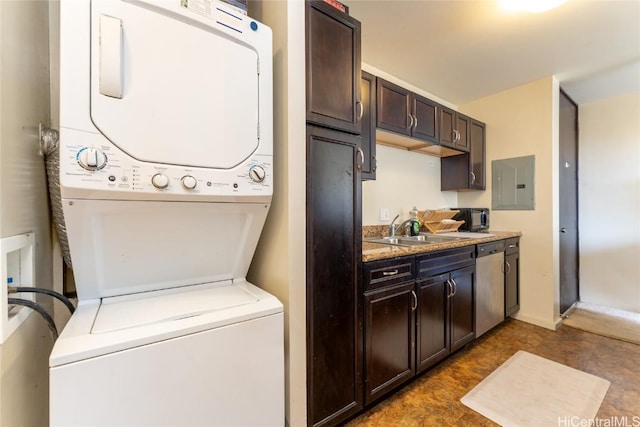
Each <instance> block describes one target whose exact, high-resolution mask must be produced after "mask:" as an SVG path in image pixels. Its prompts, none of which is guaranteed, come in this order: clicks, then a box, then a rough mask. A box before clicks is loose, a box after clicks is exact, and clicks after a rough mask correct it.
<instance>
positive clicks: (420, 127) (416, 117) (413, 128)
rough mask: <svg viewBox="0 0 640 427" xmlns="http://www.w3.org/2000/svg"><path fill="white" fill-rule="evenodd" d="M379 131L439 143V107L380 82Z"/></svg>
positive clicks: (378, 87) (391, 84) (398, 87)
mask: <svg viewBox="0 0 640 427" xmlns="http://www.w3.org/2000/svg"><path fill="white" fill-rule="evenodd" d="M377 97H378V99H377V127H378V128H379V129H386V130H389V131H392V132H396V133H399V134H402V135H407V136H411V137H413V138H416V139H419V140H422V141H428V142H433V143H437V142H438V126H437V125H438V121H437V114H436V113H437V104H436V103H435V102H433V101H431V100H429V99H427V98H425V97H423V96H420V95H417V94H415V93H413V92H410V91H408V90H407V89H405V88H403V87H400V86H398V85H396V84H393V83H391V82H388V81H386V80H383V79H381V78H378V83H377Z"/></svg>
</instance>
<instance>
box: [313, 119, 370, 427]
mask: <svg viewBox="0 0 640 427" xmlns="http://www.w3.org/2000/svg"><path fill="white" fill-rule="evenodd" d="M359 145H360V137H358V136H355V135H349V134H346V133H344V132H337V131H334V130H330V129H324V128H319V127H314V126H307V223H306V224H307V228H306V229H307V256H306V258H307V259H306V261H307V370H308V371H307V381H308V386H307V393H308V396H307V398H308V405H307V406H308V420H309V424H310V425H335V424H338V423H340V422H341V421H343V420H345V419H346V418H348V417H349V416H350V415H352V414H355V413H356V412H358V411H359V410H360V409H362V407H363V393H362V390H363V388H362V387H363V385H362V373H361V370H362V345H363V340H362V309H361V295H362V288H361V287H360V283H361V281H360V277H359V275H360V262H361V261H360V260H361V256H362V230H361V223H360V221H361V219H360V218H361V212H360V211H361V185H362V184H361V178H360V171H359V170H358V167H357V164H358V160H357V157H358V155H359V154H358V150H359Z"/></svg>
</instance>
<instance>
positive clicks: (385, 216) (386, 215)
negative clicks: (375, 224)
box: [380, 208, 389, 221]
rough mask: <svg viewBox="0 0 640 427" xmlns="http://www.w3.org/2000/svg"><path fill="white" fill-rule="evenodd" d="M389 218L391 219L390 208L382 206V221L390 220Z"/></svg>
mask: <svg viewBox="0 0 640 427" xmlns="http://www.w3.org/2000/svg"><path fill="white" fill-rule="evenodd" d="M388 220H389V209H388V208H380V221H388Z"/></svg>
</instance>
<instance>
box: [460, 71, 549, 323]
mask: <svg viewBox="0 0 640 427" xmlns="http://www.w3.org/2000/svg"><path fill="white" fill-rule="evenodd" d="M460 111H461V112H463V113H466V114H469V115H471V116H472V117H475V118H477V119H479V120H481V121H483V122H485V123H486V124H487V184H488V185H487V190H486V191H480V192H466V193H460V194H459V196H458V204H459V205H460V206H462V205H465V206H467V205H468V206H476V207H479V206H483V207H489V208H491V178H492V176H491V161H493V160H496V159H506V158H511V157H521V156H529V155H534V156H535V163H536V165H535V202H536V206H535V210H532V211H498V210H492V211H491V228H492V229H494V230H509V231H521V232H522V233H523V236H522V239H521V247H520V254H521V258H520V259H521V261H520V262H521V274H520V311H519V313H518V314H517V315H516V317H517V318H519V319H521V320H524V321H527V322H530V323H534V324H536V325H539V326H543V327H546V328H550V329H554V328H555V327H556V325H557V323H558V321H559V308H558V302H559V277H558V274H559V273H558V271H559V270H558V219H557V218H558V214H557V211H558V209H557V206H558V195H557V181H558V172H557V167H556V165H557V164H558V83H557V80H555V79H554V78H551V77H549V78H544V79H541V80H538V81H535V82H532V83H529V84H525V85H522V86H518V87H516V88H513V89H510V90H507V91H504V92H500V93H497V94H495V95H492V96H488V97H485V98H482V99H479V100H476V101H474V102H472V103H469V104H467V105H463V106H460Z"/></svg>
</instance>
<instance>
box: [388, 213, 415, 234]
mask: <svg viewBox="0 0 640 427" xmlns="http://www.w3.org/2000/svg"><path fill="white" fill-rule="evenodd" d="M399 216H400V214H398V215H396V217H395V218H393V221H391V225H390V226H389V236H391V237H394V236H395V235H396V233H397V232H398V230H402V228H403V227H404V234H405V235H406V236H408V235H409V224H410V222H411V218H409V219H407V220H404V221H403V222H402V224H400V225H398V226H397V227H396V225H395V224H396V220H397V219H398V217H399Z"/></svg>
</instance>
